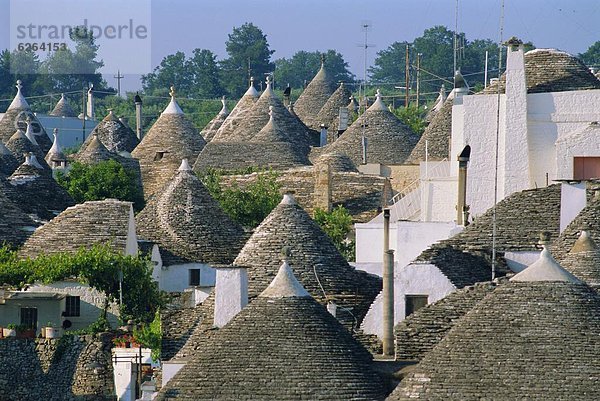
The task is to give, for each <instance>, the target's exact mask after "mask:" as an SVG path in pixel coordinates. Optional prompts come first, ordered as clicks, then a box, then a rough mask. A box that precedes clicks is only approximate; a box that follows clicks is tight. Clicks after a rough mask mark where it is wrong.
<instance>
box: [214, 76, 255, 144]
mask: <svg viewBox="0 0 600 401" xmlns="http://www.w3.org/2000/svg"><path fill="white" fill-rule="evenodd" d="M258 97H259V96H258V91H257V90H256V89H255V88H254V78H251V79H250V87H249V88H248V90H247V91H246V93H244V95H243V96H242V97H241V99H240V100H239V101H238V102H237V104H236V105H235V107H234V108H233V110H231V113H229V115H228V116H227V117H226V118H225V120H224V121H223V123H222V124H221V126H220V127H219V128H218V129H217V132H215V133H214V135H212V137H211V139H207V138H206V137H205V139H206V141H207V142H210V141H211V140H212V138H215V137H216V138H217V140H218V141H220V140H222V139H227V138H230V137H231V135H232V134H233V132H234V131H235V130H236V129H237V126H238V124H239V123H240V122H241V121H243V118H244V117H245V115H246V114H247V113H248V112H249V111H250V110H251V109H252V107H253V106H254V103H256V101H257V100H258Z"/></svg>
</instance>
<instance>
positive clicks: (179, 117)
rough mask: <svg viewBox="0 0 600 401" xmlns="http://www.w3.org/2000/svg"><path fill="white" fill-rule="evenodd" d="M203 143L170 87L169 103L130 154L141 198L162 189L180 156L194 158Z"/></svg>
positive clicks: (204, 143) (176, 165) (177, 163)
mask: <svg viewBox="0 0 600 401" xmlns="http://www.w3.org/2000/svg"><path fill="white" fill-rule="evenodd" d="M205 145H206V142H205V141H204V139H203V138H202V136H201V135H200V133H199V132H198V130H197V129H196V127H194V125H193V124H192V122H191V121H190V120H189V119H188V118H187V117H186V116H185V115H184V114H183V112H182V111H181V108H180V107H179V105H178V104H177V102H176V100H175V93H174V90H173V89H172V90H171V102H170V103H169V105H168V106H167V108H166V109H165V111H164V112H163V113H162V114H161V115H160V117H159V118H158V120H156V122H155V123H154V125H152V127H151V128H150V130H149V131H148V132H147V133H146V135H145V136H144V138H143V139H142V142H140V144H139V145H138V146H137V147H136V148H135V149H134V150H133V152H132V153H131V154H132V156H133V157H135V158H136V159H138V160H139V161H140V166H141V169H142V181H143V184H144V197H145V198H146V199H147V198H148V197H150V196H151V195H152V194H154V193H155V192H156V191H157V190H159V189H160V188H162V187H163V186H164V185H165V183H166V182H167V181H169V180H170V179H171V177H172V175H173V172H174V171H175V170H176V169H177V167H178V166H179V164H180V163H181V160H182V159H188V160H196V158H197V157H198V155H199V154H200V151H201V150H202V148H204V146H205Z"/></svg>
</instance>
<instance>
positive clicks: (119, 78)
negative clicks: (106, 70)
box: [113, 70, 125, 97]
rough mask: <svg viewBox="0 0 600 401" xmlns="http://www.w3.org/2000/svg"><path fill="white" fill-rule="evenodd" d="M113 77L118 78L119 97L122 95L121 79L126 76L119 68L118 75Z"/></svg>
mask: <svg viewBox="0 0 600 401" xmlns="http://www.w3.org/2000/svg"><path fill="white" fill-rule="evenodd" d="M113 78H115V79H116V80H117V94H118V95H119V97H121V80H122V79H123V78H125V77H124V76H123V75H121V71H120V70H117V75H114V76H113Z"/></svg>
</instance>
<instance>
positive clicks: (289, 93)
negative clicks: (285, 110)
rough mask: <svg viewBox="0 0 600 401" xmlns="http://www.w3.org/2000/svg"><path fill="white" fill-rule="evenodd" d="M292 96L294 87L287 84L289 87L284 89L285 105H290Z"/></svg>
mask: <svg viewBox="0 0 600 401" xmlns="http://www.w3.org/2000/svg"><path fill="white" fill-rule="evenodd" d="M291 96H292V87H291V86H290V84H287V88H285V90H284V91H283V105H284V106H285V107H288V106H289V105H290V98H291Z"/></svg>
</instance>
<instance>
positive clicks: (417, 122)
mask: <svg viewBox="0 0 600 401" xmlns="http://www.w3.org/2000/svg"><path fill="white" fill-rule="evenodd" d="M393 113H394V114H395V115H396V117H398V118H399V119H400V120H401V121H402V122H403V123H404V124H406V125H408V126H409V127H410V129H411V130H412V131H413V132H415V133H417V134H419V135H421V134H422V133H423V131H425V128H426V127H427V122H426V121H425V115H426V114H427V110H426V109H425V108H424V107H417V106H416V105H413V104H411V105H409V106H408V107H398V108H396V109H394V110H393Z"/></svg>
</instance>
